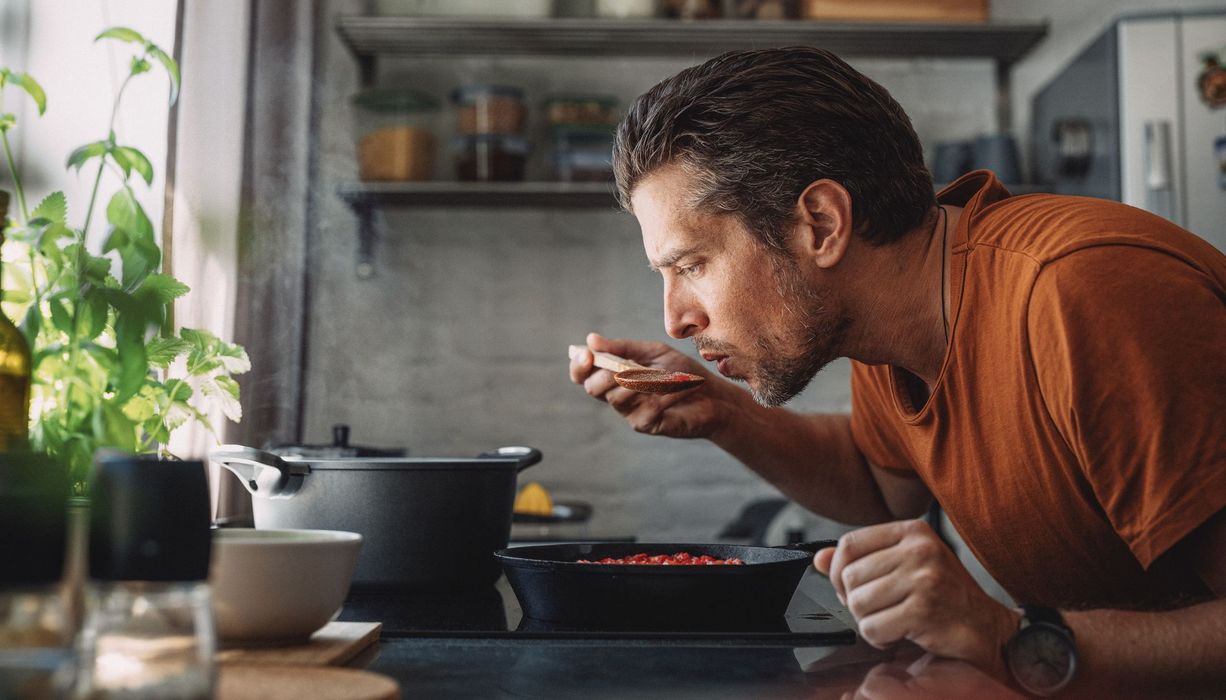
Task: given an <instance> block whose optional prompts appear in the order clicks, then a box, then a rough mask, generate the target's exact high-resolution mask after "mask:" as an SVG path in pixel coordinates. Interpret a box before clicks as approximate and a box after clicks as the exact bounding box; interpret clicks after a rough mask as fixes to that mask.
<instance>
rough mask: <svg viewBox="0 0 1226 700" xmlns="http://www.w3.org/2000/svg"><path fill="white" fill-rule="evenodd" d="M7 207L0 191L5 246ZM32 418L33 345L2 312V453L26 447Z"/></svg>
mask: <svg viewBox="0 0 1226 700" xmlns="http://www.w3.org/2000/svg"><path fill="white" fill-rule="evenodd" d="M8 204H9V195H8V192H4V191H0V246H3V245H4V229H5V227H6V226H7V224H8ZM3 273H4V263H3V261H0V281H2V280H3ZM2 288H3V287H2V286H0V289H2ZM29 416H30V346H29V345H28V344H27V343H26V339H25V336H24V335H22V334H21V331H20V330H18V329H17V326H14V325H13V322H12V321H10V320H9V319H8V317H7V316H5V315H4V312H3V311H2V310H0V452H5V451H9V450H21V449H25V448H26V446H27V442H28V437H29V427H30V426H29Z"/></svg>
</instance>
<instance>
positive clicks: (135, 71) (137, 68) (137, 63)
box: [128, 56, 153, 75]
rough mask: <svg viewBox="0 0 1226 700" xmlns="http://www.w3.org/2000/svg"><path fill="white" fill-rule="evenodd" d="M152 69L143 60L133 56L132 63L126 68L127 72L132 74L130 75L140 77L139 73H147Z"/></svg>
mask: <svg viewBox="0 0 1226 700" xmlns="http://www.w3.org/2000/svg"><path fill="white" fill-rule="evenodd" d="M152 68H153V66H152V65H151V64H150V63H149V62H148V61H146V60H145V59H144V58H142V57H140V56H133V57H132V63H131V65H130V66H129V67H128V70H130V71H131V72H132V75H140V74H141V73H148V72H149V71H150V70H151V69H152Z"/></svg>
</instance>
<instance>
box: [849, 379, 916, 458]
mask: <svg viewBox="0 0 1226 700" xmlns="http://www.w3.org/2000/svg"><path fill="white" fill-rule="evenodd" d="M888 371H889V368H888V367H886V366H884V365H866V364H864V363H862V362H855V361H853V362H852V363H851V439H852V440H853V441H854V442H855V443H856V447H857V448H858V449H859V450H860V453H861V454H863V455H864V456H865V457H866V458H868V461H870V462H872V463H873V464H874V465H876V466H878V467H883V468H886V469H898V470H902V471H907V472H914V471H915V465H914V463H913V460H912V459H911V456H910V455H909V454H908V451H907V447H906V441H905V440H904V439H903V436H902V434H901V433H900V431H899V428H898V425H897V418H894V417H893V416H894V415H895V412H894V410H893V404H892V403H891V398H890V393H889V392H890V383H889V375H888V374H887V373H888Z"/></svg>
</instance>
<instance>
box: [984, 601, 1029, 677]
mask: <svg viewBox="0 0 1226 700" xmlns="http://www.w3.org/2000/svg"><path fill="white" fill-rule="evenodd" d="M1023 618H1024V614H1023V612H1022V609H1021V608H1010V607H1006V606H1004V605H1002V606H1001V615H1000V622H999V624H997V626H996V635H995V645H994V647H993V653H992V662H991V667H990V668H989V669H988V670H989V671H990V672H991V674H992V675H993V676H994V677H995V678H996V679H997V680H999V681H1002V682H1004V683H1007V684H1008V685H1009V687H1010V688H1013V687H1016V683H1015V682H1014V680H1013V674H1012V673H1010V671H1009V664H1008V662H1007V661H1006V658H1005V649H1006V647H1008V646H1009V641H1010V640H1012V639H1013V637H1014V636H1016V635H1017V632H1018V630H1020V629H1021V628H1022V619H1023Z"/></svg>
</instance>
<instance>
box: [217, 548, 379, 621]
mask: <svg viewBox="0 0 1226 700" xmlns="http://www.w3.org/2000/svg"><path fill="white" fill-rule="evenodd" d="M361 546H362V536H361V535H359V534H358V533H356V532H341V531H337V530H252V529H225V528H222V529H217V530H214V531H213V561H212V565H211V566H210V567H209V585H210V587H211V588H212V592H213V612H214V614H215V615H216V618H217V635H218V637H220V638H221V640H222V641H226V642H249V643H250V642H257V643H258V642H266V643H270V642H288V641H298V640H304V639H306V638H308V637H310V636H311V633H312V632H314V631H315V630H317V629H319V628H320V627H323V626H324V625H325V624H327V623H328V621H329V620H331V619H332V618H333V616H335V615H336V613H337V611H338V610H340V607H341V605H342V604H344V602H345V596H347V595H348V594H349V580H350V579H351V578H352V577H353V569H354V567H355V566H356V565H357V562H358V550H359V549H360V548H361Z"/></svg>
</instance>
